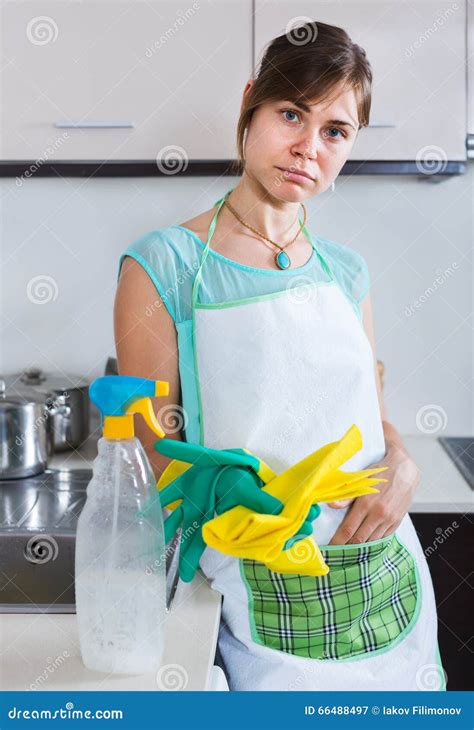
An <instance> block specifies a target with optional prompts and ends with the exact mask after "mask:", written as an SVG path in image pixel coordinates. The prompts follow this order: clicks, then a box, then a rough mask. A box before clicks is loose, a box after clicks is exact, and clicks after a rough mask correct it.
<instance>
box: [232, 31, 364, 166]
mask: <svg viewBox="0 0 474 730" xmlns="http://www.w3.org/2000/svg"><path fill="white" fill-rule="evenodd" d="M340 84H342V88H343V89H344V90H346V89H349V88H352V89H354V91H355V94H356V98H357V112H358V116H359V125H360V127H366V126H367V125H368V124H369V115H370V105H371V85H372V69H371V66H370V63H369V61H368V60H367V57H366V53H365V51H364V49H363V48H361V47H360V46H359V45H357V44H356V43H353V42H352V40H351V39H350V37H349V35H348V34H347V33H346V31H345V30H344V29H343V28H338V27H336V26H335V25H327V24H326V23H317V22H316V21H314V22H308V23H304V24H303V25H300V26H298V27H297V28H293V29H291V30H289V31H288V32H287V33H285V34H284V35H281V36H278V38H275V39H274V40H272V41H271V42H270V43H269V45H268V46H267V48H266V50H265V53H264V55H263V58H262V61H261V63H260V68H259V71H258V74H257V76H256V78H255V81H254V83H253V85H252V88H251V89H250V90H249V92H248V93H247V95H246V96H245V99H244V102H243V106H242V111H241V113H240V117H239V121H238V124H237V155H238V161H237V166H238V167H239V168H240V167H243V166H244V164H245V163H244V136H245V131H246V130H247V129H248V127H249V124H250V121H251V119H252V115H253V112H254V111H255V109H257V107H259V106H260V105H261V104H264V103H265V102H267V101H277V100H278V99H282V100H283V99H288V100H289V101H293V102H294V103H298V102H300V101H303V102H304V103H306V104H310V103H315V102H320V101H323V100H326V99H329V98H330V96H331V91H332V90H333V89H334V88H335V87H336V86H339V85H340Z"/></svg>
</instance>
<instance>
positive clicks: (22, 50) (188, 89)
mask: <svg viewBox="0 0 474 730" xmlns="http://www.w3.org/2000/svg"><path fill="white" fill-rule="evenodd" d="M2 26H3V31H2V55H3V63H2V67H3V68H2V76H1V98H2V108H1V117H2V118H1V124H2V132H1V138H0V145H1V149H0V156H1V159H2V160H4V161H5V160H7V161H8V160H30V161H31V160H47V161H49V162H51V161H64V160H71V161H87V160H104V161H121V160H151V161H153V160H155V159H157V158H163V159H166V158H167V157H169V156H170V153H171V156H173V154H172V151H173V150H175V151H176V156H177V157H178V158H179V159H181V158H182V159H183V163H181V166H183V165H185V164H186V161H187V159H206V160H213V159H223V158H234V157H235V132H236V130H235V127H236V123H237V119H238V113H239V108H240V101H241V96H242V92H243V89H244V86H245V82H246V81H247V79H248V78H249V76H250V74H251V62H252V47H251V44H252V32H251V0H225V1H224V2H217V3H216V2H212V0H196V1H195V2H194V3H193V1H192V0H190V1H189V2H188V3H184V4H183V3H181V2H180V1H179V0H146V1H145V2H142V1H141V0H128V1H127V2H121V1H120V0H119V1H118V2H110V0H99V1H96V0H85V1H83V2H66V0H61V1H56V2H52V1H51V0H46V2H42V3H37V2H35V1H34V0H33V1H31V0H27V1H26V2H21V3H20V2H4V3H3V5H2ZM178 164H179V163H178Z"/></svg>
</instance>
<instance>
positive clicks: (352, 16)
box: [255, 0, 466, 166]
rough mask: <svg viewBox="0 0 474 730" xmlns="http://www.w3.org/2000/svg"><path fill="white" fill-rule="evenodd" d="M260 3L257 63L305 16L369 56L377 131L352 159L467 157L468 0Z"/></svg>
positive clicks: (367, 134)
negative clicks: (340, 32) (339, 32)
mask: <svg viewBox="0 0 474 730" xmlns="http://www.w3.org/2000/svg"><path fill="white" fill-rule="evenodd" d="M255 2H256V13H255V52H256V59H257V61H258V60H260V58H261V55H262V51H263V49H264V46H265V45H266V44H267V43H268V42H269V41H270V40H271V39H272V38H274V37H276V36H278V35H281V34H283V33H285V32H286V31H287V28H288V24H289V23H291V21H292V20H293V19H295V18H302V17H303V21H301V22H304V18H309V19H311V20H315V21H316V22H317V21H320V22H323V23H330V24H332V25H337V26H339V27H342V28H344V29H345V30H346V31H347V32H348V33H349V35H350V36H351V38H352V40H353V41H354V42H355V43H358V44H359V45H360V46H362V47H363V48H364V49H365V50H366V53H367V57H368V59H369V61H370V63H371V66H372V69H373V74H374V80H373V94H372V111H371V117H370V127H369V128H365V129H361V130H360V132H359V134H358V139H357V140H356V143H355V145H354V147H353V149H352V153H351V156H350V158H349V159H350V160H387V161H397V160H417V159H420V160H426V159H434V160H437V161H439V164H440V166H442V165H443V163H444V161H448V160H450V161H451V160H465V159H466V2H465V1H464V0H458V2H452V3H448V4H447V3H445V2H440V1H439V0H410V2H399V1H396V0H344V1H343V2H334V0H300V1H299V2H298V3H297V4H296V3H294V2H292V1H291V0H255ZM296 24H297V25H298V24H300V23H296ZM315 50H316V51H317V39H316V41H315Z"/></svg>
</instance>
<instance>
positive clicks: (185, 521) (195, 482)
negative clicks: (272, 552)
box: [155, 439, 283, 582]
mask: <svg viewBox="0 0 474 730" xmlns="http://www.w3.org/2000/svg"><path fill="white" fill-rule="evenodd" d="M155 449H156V451H158V452H159V453H160V454H164V455H165V456H168V457H169V458H171V459H177V460H179V461H184V462H188V463H190V464H192V466H191V467H190V468H189V469H187V470H186V471H185V472H184V473H183V474H181V475H180V476H179V477H177V478H176V479H174V480H173V481H172V482H171V484H168V486H166V487H164V488H163V489H162V490H161V492H159V498H160V502H161V506H162V507H166V505H168V504H170V503H172V502H175V501H176V500H177V499H182V503H181V504H180V505H179V506H178V507H177V508H176V509H175V510H174V511H173V512H172V513H171V514H170V515H169V516H168V517H167V518H166V520H165V541H166V543H168V542H169V540H170V539H171V538H172V537H173V535H174V534H175V532H176V530H177V529H178V528H179V527H181V530H182V535H181V545H180V555H179V577H180V578H181V580H183V581H185V582H190V581H191V580H192V579H193V578H194V574H195V572H196V570H197V568H198V565H199V561H200V559H201V556H202V553H203V552H204V550H205V549H206V543H205V542H204V539H203V537H202V529H201V528H202V525H203V524H204V523H205V522H208V521H209V520H211V519H213V517H214V512H217V514H221V513H222V512H225V511H226V510H228V509H231V508H232V507H236V506H237V505H243V506H244V507H248V508H249V509H251V510H254V511H255V512H261V513H267V514H279V513H280V512H281V510H282V509H283V504H282V502H281V501H280V500H279V499H276V497H272V495H271V494H267V492H263V491H262V490H261V486H262V485H263V481H262V480H261V479H260V477H259V476H258V475H257V474H256V473H255V470H256V469H258V468H259V460H258V459H256V458H255V457H254V456H252V455H250V454H247V453H246V452H245V451H243V450H242V449H222V450H218V449H208V448H206V447H204V446H199V445H197V444H188V443H186V442H184V441H177V440H175V439H161V440H160V441H157V442H156V443H155ZM224 475H225V476H224Z"/></svg>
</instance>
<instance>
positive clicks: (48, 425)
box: [0, 379, 54, 479]
mask: <svg viewBox="0 0 474 730" xmlns="http://www.w3.org/2000/svg"><path fill="white" fill-rule="evenodd" d="M53 453H54V439H53V424H52V419H51V418H50V414H49V410H48V407H47V406H46V403H45V402H44V399H43V398H41V397H40V396H34V395H33V396H28V397H27V398H24V397H22V396H18V395H9V396H7V395H6V394H5V381H4V380H1V379H0V479H19V478H22V477H29V476H33V475H35V474H40V473H41V472H43V471H44V470H45V469H46V466H47V463H48V458H49V457H50V456H52V455H53Z"/></svg>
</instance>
